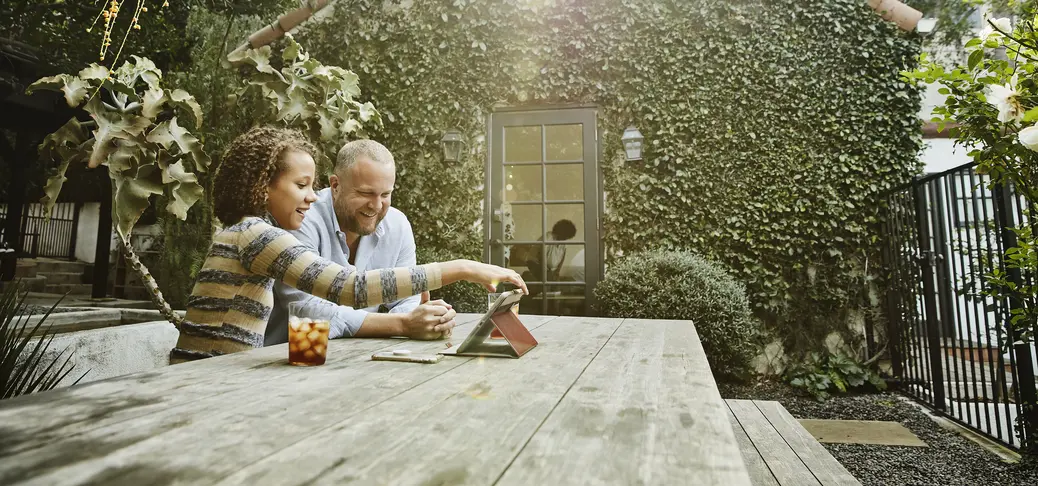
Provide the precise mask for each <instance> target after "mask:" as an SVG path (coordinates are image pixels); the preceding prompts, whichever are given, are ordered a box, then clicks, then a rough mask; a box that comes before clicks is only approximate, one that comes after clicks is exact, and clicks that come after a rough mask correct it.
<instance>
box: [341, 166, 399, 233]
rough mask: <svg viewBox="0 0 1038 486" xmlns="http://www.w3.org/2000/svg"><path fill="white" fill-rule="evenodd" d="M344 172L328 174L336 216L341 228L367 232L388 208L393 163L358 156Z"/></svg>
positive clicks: (393, 179) (394, 177)
mask: <svg viewBox="0 0 1038 486" xmlns="http://www.w3.org/2000/svg"><path fill="white" fill-rule="evenodd" d="M344 172H345V173H344V174H336V175H333V176H332V177H330V178H329V182H330V185H331V187H332V199H333V204H334V206H335V217H336V218H338V220H339V226H340V228H341V229H342V230H343V231H347V232H350V233H354V234H358V235H370V234H371V233H374V232H375V228H377V227H378V224H379V223H380V222H382V218H385V217H386V213H388V212H389V206H390V205H391V203H392V198H393V186H394V185H395V184H396V166H395V165H393V164H385V163H377V162H373V161H371V159H369V158H367V157H361V158H359V159H357V162H356V163H354V164H353V165H352V166H351V167H350V168H348V169H346V170H345V171H344Z"/></svg>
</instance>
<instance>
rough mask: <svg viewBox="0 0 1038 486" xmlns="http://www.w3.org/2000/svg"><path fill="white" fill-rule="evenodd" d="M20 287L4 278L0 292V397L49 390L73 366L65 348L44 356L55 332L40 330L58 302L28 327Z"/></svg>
mask: <svg viewBox="0 0 1038 486" xmlns="http://www.w3.org/2000/svg"><path fill="white" fill-rule="evenodd" d="M19 287H20V284H19V283H18V282H7V285H5V286H4V288H3V293H2V294H0V399H5V398H11V397H16V396H18V395H27V394H29V393H35V392H41V391H47V390H52V389H54V387H56V386H57V385H58V383H59V382H61V380H63V379H64V378H65V377H66V376H68V375H69V374H70V373H72V371H73V370H74V369H75V364H74V363H72V353H71V352H68V350H67V349H66V350H63V351H61V352H60V353H58V354H57V355H56V356H52V357H50V358H48V357H47V354H48V350H49V349H50V345H51V343H52V342H53V341H54V333H53V332H51V331H50V330H49V329H44V330H43V331H40V327H41V326H43V323H44V322H46V320H47V318H48V317H49V316H50V313H51V312H52V311H53V310H54V307H57V305H58V303H55V304H54V306H52V307H51V308H50V310H48V311H47V313H46V314H44V315H43V316H42V317H41V318H40V320H39V321H38V322H37V323H36V325H35V326H33V327H32V328H31V329H30V328H29V317H30V316H29V313H28V306H26V305H25V298H26V297H28V296H29V291H28V290H26V291H25V292H20V289H19ZM19 294H20V295H19ZM59 302H60V300H59ZM34 340H35V343H34V342H33V341H34ZM66 352H68V356H65V353H66ZM62 358H64V360H62ZM83 376H86V373H83V375H82V376H80V377H79V378H77V379H76V381H75V382H74V383H72V384H73V385H75V384H76V383H79V380H82V379H83Z"/></svg>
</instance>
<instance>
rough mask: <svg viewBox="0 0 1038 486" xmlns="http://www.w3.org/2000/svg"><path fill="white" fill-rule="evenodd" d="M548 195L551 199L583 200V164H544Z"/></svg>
mask: <svg viewBox="0 0 1038 486" xmlns="http://www.w3.org/2000/svg"><path fill="white" fill-rule="evenodd" d="M544 170H545V171H547V173H548V176H547V183H548V197H547V198H546V199H548V200H552V201H583V200H584V164H564V165H546V166H544Z"/></svg>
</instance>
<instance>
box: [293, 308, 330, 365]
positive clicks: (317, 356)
mask: <svg viewBox="0 0 1038 486" xmlns="http://www.w3.org/2000/svg"><path fill="white" fill-rule="evenodd" d="M330 329H331V322H330V321H329V320H328V318H327V317H326V316H317V315H314V313H313V312H308V311H307V309H306V308H305V302H292V303H290V304H288V364H291V365H296V366H319V365H323V364H324V361H325V359H326V358H327V356H328V331H329V330H330Z"/></svg>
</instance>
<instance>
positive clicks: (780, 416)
mask: <svg viewBox="0 0 1038 486" xmlns="http://www.w3.org/2000/svg"><path fill="white" fill-rule="evenodd" d="M753 403H754V405H756V406H757V408H758V409H759V410H760V411H761V413H763V414H764V416H765V417H767V418H768V421H769V422H771V425H772V426H774V427H775V430H777V431H778V433H779V434H780V435H781V436H782V437H783V438H784V439H786V443H787V444H789V447H790V448H791V449H793V452H795V453H796V455H797V457H799V458H800V460H801V461H804V464H806V465H807V467H808V469H810V470H811V472H812V473H814V475H815V478H817V479H818V481H819V482H820V483H822V484H823V485H825V486H833V485H838V486H861V483H860V482H858V480H857V479H855V478H854V476H853V475H852V474H851V473H850V472H848V471H847V468H845V467H843V464H840V461H837V460H836V458H835V457H833V455H832V454H830V453H829V451H827V450H826V449H825V446H823V445H822V444H820V443H819V442H818V441H817V440H815V438H814V436H812V435H811V433H810V432H808V431H807V429H805V428H804V426H803V425H801V424H800V422H797V419H795V418H793V416H792V415H790V414H789V411H787V410H786V408H785V407H783V406H782V404H781V403H779V402H774V401H764V400H754V401H753Z"/></svg>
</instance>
